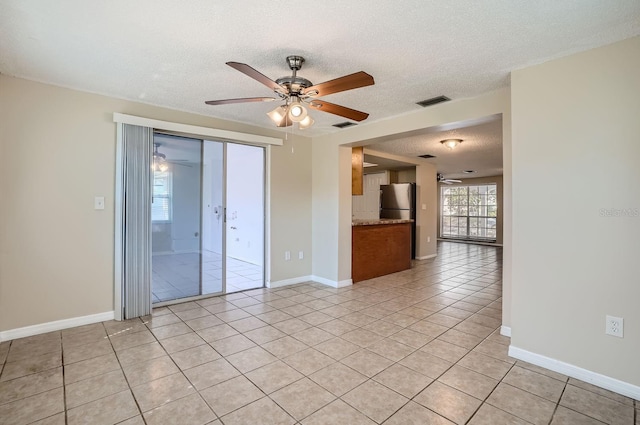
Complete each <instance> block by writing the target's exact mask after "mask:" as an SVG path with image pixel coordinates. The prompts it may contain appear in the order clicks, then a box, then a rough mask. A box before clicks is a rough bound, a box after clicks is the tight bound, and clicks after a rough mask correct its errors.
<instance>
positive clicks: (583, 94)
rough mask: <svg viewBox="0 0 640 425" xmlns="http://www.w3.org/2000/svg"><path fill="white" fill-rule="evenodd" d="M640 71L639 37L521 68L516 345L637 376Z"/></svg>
mask: <svg viewBox="0 0 640 425" xmlns="http://www.w3.org/2000/svg"><path fill="white" fill-rule="evenodd" d="M639 70H640V38H639V37H636V38H633V39H629V40H626V41H623V42H620V43H616V44H613V45H610V46H605V47H602V48H598V49H594V50H590V51H587V52H583V53H580V54H576V55H572V56H569V57H566V58H562V59H558V60H554V61H551V62H548V63H545V64H542V65H538V66H533V67H530V68H526V69H523V70H519V71H515V72H513V74H512V79H511V84H512V114H513V115H512V118H513V146H512V149H513V297H512V299H513V305H512V341H511V342H512V345H513V346H515V347H518V348H520V349H522V350H527V351H529V352H532V353H535V354H539V355H543V356H547V357H550V358H552V359H556V360H560V361H562V362H566V363H568V364H571V365H574V366H578V367H580V368H584V369H587V370H589V371H592V372H596V373H599V374H602V375H605V376H608V377H612V378H615V379H618V380H621V381H624V382H626V383H630V384H632V385H636V386H637V385H640V367H638V354H639V353H640V331H639V330H638V329H640V308H638V301H639V300H640V283H639V280H638V279H639V277H638V276H640V262H639V261H638V253H640V216H639V215H638V214H637V211H638V210H639V209H640V191H639V190H638V188H639V187H640V168H639V167H638V160H639V159H640V142H639V139H638V138H639V135H640V120H639V119H638V117H639V116H640V78H639V75H640V74H639ZM626 209H630V213H631V214H630V215H627V216H624V215H620V214H618V216H611V217H607V216H606V215H607V214H608V212H611V211H612V210H626ZM613 214H615V212H614V213H613ZM607 314H609V315H613V316H619V317H623V318H624V327H625V333H624V338H622V339H620V338H615V337H612V336H608V335H605V332H604V330H605V315H607Z"/></svg>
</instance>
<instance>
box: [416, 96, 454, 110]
mask: <svg viewBox="0 0 640 425" xmlns="http://www.w3.org/2000/svg"><path fill="white" fill-rule="evenodd" d="M449 100H451V99H449V98H448V97H447V96H438V97H432V98H431V99H427V100H422V101H420V102H416V105H420V106H422V107H423V108H426V107H427V106H431V105H436V104H438V103H442V102H447V101H449Z"/></svg>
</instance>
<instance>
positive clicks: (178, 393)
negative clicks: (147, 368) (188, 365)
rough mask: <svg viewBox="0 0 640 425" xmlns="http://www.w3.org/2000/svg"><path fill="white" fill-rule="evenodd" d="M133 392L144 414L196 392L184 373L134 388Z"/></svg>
mask: <svg viewBox="0 0 640 425" xmlns="http://www.w3.org/2000/svg"><path fill="white" fill-rule="evenodd" d="M131 390H132V391H133V395H134V396H135V398H136V400H137V402H138V406H140V410H141V411H142V412H143V413H144V412H147V411H149V410H151V409H155V408H156V407H160V406H162V405H163V404H166V403H169V402H171V401H173V400H178V399H180V398H182V397H185V396H187V395H189V394H191V393H193V392H195V390H194V388H193V386H192V385H191V383H190V382H189V381H187V379H186V378H185V377H184V375H183V374H182V373H175V374H173V375H169V376H165V377H163V378H160V379H156V380H154V381H151V382H147V383H144V384H142V385H138V386H135V387H132V388H131Z"/></svg>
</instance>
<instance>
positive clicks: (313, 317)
mask: <svg viewBox="0 0 640 425" xmlns="http://www.w3.org/2000/svg"><path fill="white" fill-rule="evenodd" d="M299 318H300V320H302V321H304V322H307V323H308V324H310V325H313V326H318V325H320V324H322V323H325V322H330V321H332V320H333V319H334V317H333V316H329V315H328V314H324V313H322V312H320V311H314V312H312V313H308V314H305V315H302V316H300V317H299Z"/></svg>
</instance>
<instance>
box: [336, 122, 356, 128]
mask: <svg viewBox="0 0 640 425" xmlns="http://www.w3.org/2000/svg"><path fill="white" fill-rule="evenodd" d="M352 125H356V123H353V122H349V121H345V122H341V123H338V124H334V125H333V126H334V127H338V128H345V127H351V126H352Z"/></svg>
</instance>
